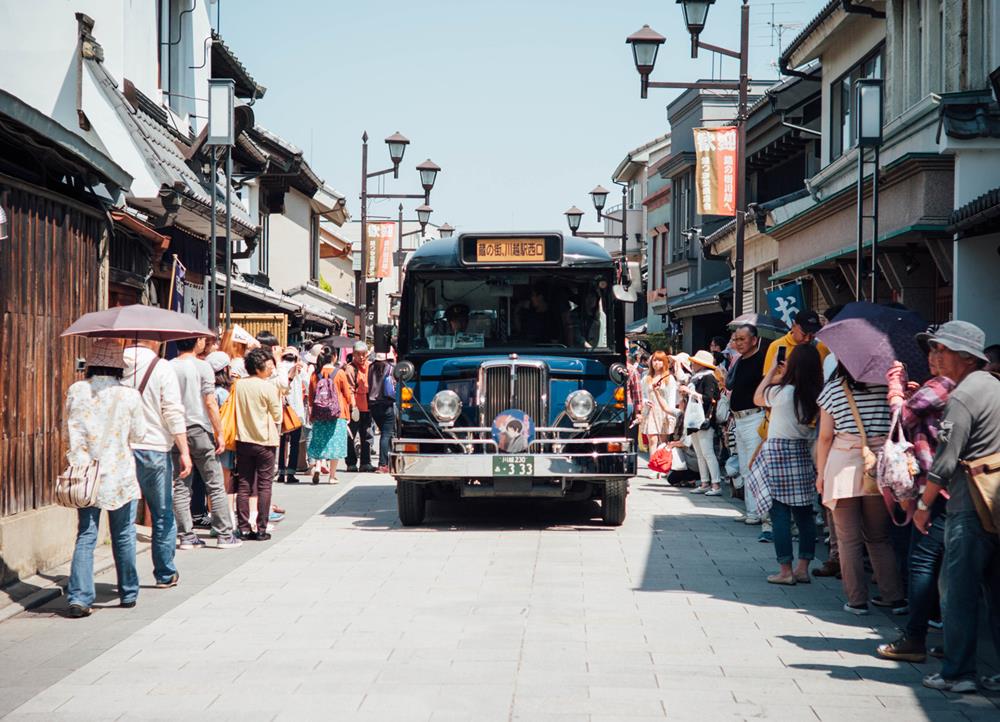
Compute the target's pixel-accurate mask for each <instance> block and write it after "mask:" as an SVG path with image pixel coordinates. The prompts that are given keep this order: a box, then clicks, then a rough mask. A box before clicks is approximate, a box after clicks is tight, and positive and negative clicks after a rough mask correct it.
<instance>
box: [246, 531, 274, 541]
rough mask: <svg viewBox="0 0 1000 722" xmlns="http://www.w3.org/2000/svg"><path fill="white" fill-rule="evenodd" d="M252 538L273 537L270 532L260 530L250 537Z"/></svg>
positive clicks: (265, 539) (268, 538)
mask: <svg viewBox="0 0 1000 722" xmlns="http://www.w3.org/2000/svg"><path fill="white" fill-rule="evenodd" d="M250 539H253V540H254V541H269V540H270V539H271V535H270V534H268V533H267V532H266V531H264V532H260V531H258V532H255V533H254V534H253V536H251V537H250Z"/></svg>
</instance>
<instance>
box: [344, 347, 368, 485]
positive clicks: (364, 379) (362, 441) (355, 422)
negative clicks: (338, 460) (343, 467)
mask: <svg viewBox="0 0 1000 722" xmlns="http://www.w3.org/2000/svg"><path fill="white" fill-rule="evenodd" d="M344 373H345V374H346V375H347V383H348V384H350V387H351V392H352V393H353V394H354V398H355V399H356V400H357V409H358V413H357V414H355V415H352V416H351V419H350V426H349V429H350V432H351V438H350V439H348V444H347V470H348V471H362V472H372V471H375V467H374V466H372V415H371V411H370V410H369V409H368V345H367V344H366V343H365V342H364V341H357V342H355V344H354V352H353V353H352V355H351V363H350V364H348V365H347V366H346V367H345V368H344ZM355 440H356V441H357V442H358V446H360V447H361V452H360V456H361V459H360V461H361V465H360V468H359V466H358V452H357V451H356V450H355V448H354V441H355Z"/></svg>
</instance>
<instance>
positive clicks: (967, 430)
mask: <svg viewBox="0 0 1000 722" xmlns="http://www.w3.org/2000/svg"><path fill="white" fill-rule="evenodd" d="M917 338H918V339H919V340H920V341H922V342H925V343H926V344H927V345H928V346H929V347H930V352H931V356H932V358H933V360H934V362H935V365H936V366H937V368H938V369H939V371H940V372H941V374H942V375H944V376H947V377H948V378H950V379H951V380H952V381H954V382H955V384H956V387H955V389H954V390H953V391H952V392H951V395H950V396H949V397H948V405H947V407H946V408H945V412H944V418H943V419H942V421H941V430H940V434H939V437H938V447H937V452H936V453H935V455H934V464H933V466H932V467H931V471H930V474H928V481H927V486H926V487H925V489H924V492H923V494H922V495H921V497H920V498H919V499H918V500H917V512H916V514H915V515H914V517H913V523H914V525H915V526H916V528H917V529H918V530H919V531H921V532H923V533H927V528H928V526H927V525H928V523H929V521H930V508H931V506H932V505H933V504H934V502H935V500H936V499H937V498H938V496H939V495H940V494H941V493H942V492H943V491H945V490H947V492H948V497H949V498H948V507H947V511H948V521H947V522H946V524H945V532H944V548H945V551H944V567H943V569H942V595H941V609H942V612H943V615H944V664H943V665H942V667H941V672H940V674H932V675H929V676H927V677H924V686H925V687H930V688H932V689H939V690H946V691H951V692H975V691H976V641H977V636H978V635H977V622H978V620H979V609H980V607H979V602H980V599H981V598H982V597H981V594H982V591H985V596H986V608H987V619H988V622H987V623H988V625H989V629H990V634H991V635H992V638H993V646H994V648H995V649H1000V538H998V536H997V534H996V533H994V532H988V531H986V529H985V528H984V527H983V522H982V520H981V519H980V516H979V513H978V512H977V510H976V503H975V501H974V499H973V494H975V493H977V492H976V490H974V489H973V488H972V484H973V482H972V480H971V479H970V478H969V473H968V471H967V469H966V468H965V466H964V465H963V462H964V463H965V464H969V465H973V464H974V462H975V461H977V460H979V459H983V458H985V457H988V456H991V455H993V454H998V453H1000V380H997V378H996V377H995V376H993V375H991V374H989V373H987V372H986V371H984V370H983V367H984V366H986V364H987V361H988V359H987V356H986V353H985V351H984V347H985V345H986V334H984V333H983V331H982V329H980V328H979V327H978V326H975V325H973V324H971V323H968V322H966V321H949V322H948V323H945V324H942V325H941V326H939V327H938V328H937V330H932V331H928V332H927V333H922V334H920V335H919V336H918V337H917ZM979 684H980V685H981V686H982V687H984V688H985V689H989V690H994V691H998V690H1000V675H994V676H993V677H984V678H983V679H981V680H980V682H979Z"/></svg>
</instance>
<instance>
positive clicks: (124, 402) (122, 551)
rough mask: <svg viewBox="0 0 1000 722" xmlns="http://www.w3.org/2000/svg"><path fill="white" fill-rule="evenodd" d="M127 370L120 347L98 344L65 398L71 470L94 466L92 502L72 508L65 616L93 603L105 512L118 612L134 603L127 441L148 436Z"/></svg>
mask: <svg viewBox="0 0 1000 722" xmlns="http://www.w3.org/2000/svg"><path fill="white" fill-rule="evenodd" d="M124 368H125V359H124V357H123V355H122V346H121V343H120V342H119V341H117V340H115V339H98V340H96V341H95V342H94V344H93V346H92V347H91V350H90V353H89V354H88V355H87V363H86V366H85V374H86V379H85V380H84V381H77V382H76V383H75V384H73V385H72V386H70V387H69V389H68V390H67V392H66V412H65V415H64V418H65V425H66V426H65V428H66V439H67V445H68V447H69V449H68V451H67V453H66V459H67V461H68V462H69V464H70V465H72V466H84V467H86V466H89V465H90V463H91V462H92V461H96V462H98V463H99V465H100V466H99V477H98V491H97V503H96V505H95V506H91V507H87V508H85V509H77V514H76V518H77V532H76V547H75V548H74V549H73V561H72V563H71V564H70V573H69V583H68V584H67V587H66V598H67V603H68V604H69V611H68V615H69V616H70V617H87V616H90V613H91V609H90V605H91V604H93V603H94V599H95V597H96V592H95V589H94V547H95V546H96V545H97V536H98V527H99V524H100V520H101V512H102V510H105V511H107V512H108V523H109V525H110V527H111V552H112V554H113V555H114V559H115V571H116V572H117V575H118V606H120V607H124V608H126V609H129V608H131V607H134V606H135V603H136V598H137V597H138V596H139V573H138V572H137V571H136V568H135V510H136V504H137V503H138V502H137V500H138V499H139V496H140V493H141V492H140V489H139V482H138V480H137V478H136V475H135V459H134V458H133V456H132V450H131V449H130V448H129V443H130V442H138V441H139V440H140V439H142V437H143V436H144V435H145V433H146V420H145V416H144V414H143V409H142V397H141V396H139V393H138V392H137V391H136V390H135V389H130V388H128V387H125V386H122V385H121V384H120V383H119V382H120V379H121V377H122V373H123V371H124Z"/></svg>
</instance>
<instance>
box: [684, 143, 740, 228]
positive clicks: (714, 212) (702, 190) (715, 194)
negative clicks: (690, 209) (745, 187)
mask: <svg viewBox="0 0 1000 722" xmlns="http://www.w3.org/2000/svg"><path fill="white" fill-rule="evenodd" d="M694 150H695V173H694V184H695V190H696V192H697V212H698V214H699V215H702V216H735V215H736V174H737V172H739V171H738V170H737V163H736V128H732V127H726V128H695V129H694Z"/></svg>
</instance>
